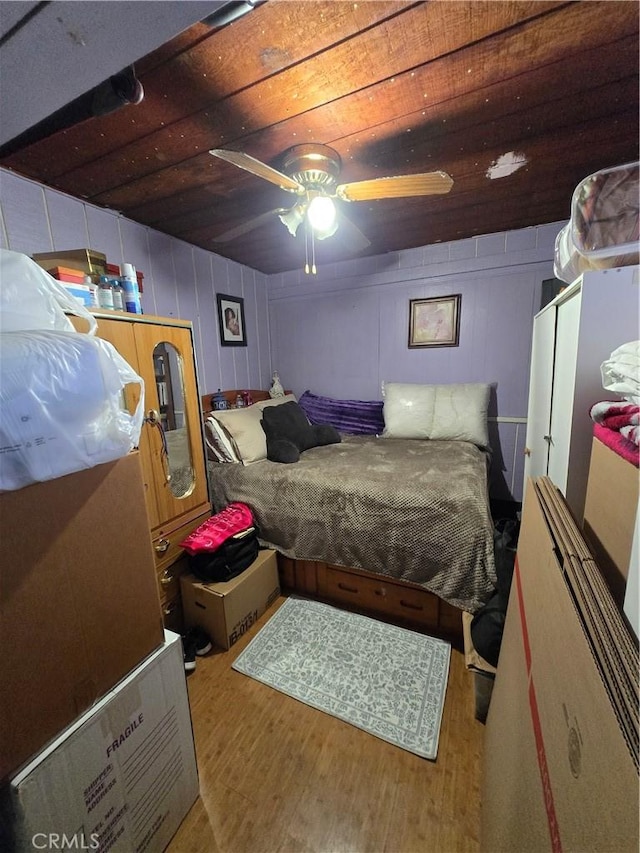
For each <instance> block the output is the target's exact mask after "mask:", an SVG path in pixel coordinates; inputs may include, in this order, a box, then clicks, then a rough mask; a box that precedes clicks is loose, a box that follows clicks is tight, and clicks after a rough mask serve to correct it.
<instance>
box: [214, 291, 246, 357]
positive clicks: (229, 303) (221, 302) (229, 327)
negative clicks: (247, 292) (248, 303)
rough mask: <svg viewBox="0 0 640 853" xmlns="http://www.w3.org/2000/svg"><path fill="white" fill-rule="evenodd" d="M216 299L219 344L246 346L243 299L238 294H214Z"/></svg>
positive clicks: (224, 345)
mask: <svg viewBox="0 0 640 853" xmlns="http://www.w3.org/2000/svg"><path fill="white" fill-rule="evenodd" d="M216 298H217V300H218V324H219V326H220V345H221V346H223V347H246V345H247V333H246V329H245V325H244V299H241V298H240V297H239V296H226V295H225V294H224V293H218V294H216Z"/></svg>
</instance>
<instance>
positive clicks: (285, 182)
mask: <svg viewBox="0 0 640 853" xmlns="http://www.w3.org/2000/svg"><path fill="white" fill-rule="evenodd" d="M209 154H213V156H214V157H219V158H220V159H221V160H226V161H227V163H233V165H234V166H238V168H240V169H244V170H245V172H251V174H252V175H257V176H258V177H259V178H264V180H265V181H270V182H271V183H272V184H275V185H276V186H277V187H280V189H282V190H286V191H287V192H293V193H298V194H299V195H301V194H302V193H304V191H305V190H304V187H303V186H302V184H299V183H298V182H297V181H294V180H293V178H290V177H289V176H288V175H285V174H283V173H282V172H278V170H277V169H272V168H271V166H267V164H266V163H263V162H262V161H261V160H256V158H255V157H251V156H250V155H249V154H243V152H242V151H226V150H225V149H224V148H212V149H211V151H209Z"/></svg>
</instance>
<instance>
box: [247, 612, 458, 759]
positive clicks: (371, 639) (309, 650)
mask: <svg viewBox="0 0 640 853" xmlns="http://www.w3.org/2000/svg"><path fill="white" fill-rule="evenodd" d="M450 658H451V646H450V644H449V643H447V642H444V641H443V640H438V639H434V638H432V637H427V636H424V635H423V634H418V633H416V632H415V631H409V630H407V629H406V628H398V627H396V626H394V625H388V624H386V623H385V622H378V621H377V620H376V619H370V618H369V617H367V616H359V615H358V614H355V613H348V612H346V611H344V610H340V609H338V608H337V607H331V606H329V605H327V604H321V603H320V602H317V601H309V600H307V599H304V598H298V597H294V596H292V597H290V598H287V600H286V601H285V603H284V604H283V605H282V606H281V607H280V608H279V609H278V610H277V611H276V613H274V615H273V616H272V617H271V619H270V620H269V621H268V622H267V624H266V625H265V626H264V627H263V628H262V629H261V630H260V631H259V633H258V634H256V636H255V637H254V638H253V640H252V641H251V642H250V643H249V645H248V646H247V647H246V649H244V651H243V652H241V653H240V655H239V656H238V657H237V658H236V660H235V662H234V663H233V665H232V666H233V669H236V670H238V672H241V673H244V674H245V675H248V676H250V677H251V678H254V679H256V680H257V681H261V682H263V683H264V684H268V685H269V686H270V687H274V688H275V689H276V690H279V691H280V692H281V693H286V694H287V695H288V696H293V697H294V698H295V699H298V700H299V701H300V702H304V703H305V704H306V705H310V706H311V707H313V708H317V709H319V710H320V711H324V712H325V713H327V714H331V715H332V716H334V717H338V718H339V719H341V720H345V721H346V722H348V723H351V724H352V725H354V726H357V727H358V728H360V729H364V731H366V732H369V733H370V734H372V735H375V736H376V737H378V738H381V739H382V740H386V741H388V742H389V743H393V744H395V745H396V746H399V747H401V748H402V749H406V750H408V751H409V752H413V753H415V754H416V755H420V756H422V757H424V758H430V759H434V758H435V757H436V755H437V752H438V739H439V736H440V723H441V721H442V711H443V707H444V698H445V692H446V689H447V678H448V675H449V661H450Z"/></svg>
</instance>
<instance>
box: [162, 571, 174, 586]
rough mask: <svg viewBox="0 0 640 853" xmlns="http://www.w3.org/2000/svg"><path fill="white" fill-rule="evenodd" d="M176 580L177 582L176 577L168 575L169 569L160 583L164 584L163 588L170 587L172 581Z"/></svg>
mask: <svg viewBox="0 0 640 853" xmlns="http://www.w3.org/2000/svg"><path fill="white" fill-rule="evenodd" d="M174 580H175V578H174V576H173V575H170V574H169V573H168V569H167V570H165V572H164V574H163V575H162V577H161V578H160V583H161V584H162V586H168V585H169V584H170V583H171V581H174Z"/></svg>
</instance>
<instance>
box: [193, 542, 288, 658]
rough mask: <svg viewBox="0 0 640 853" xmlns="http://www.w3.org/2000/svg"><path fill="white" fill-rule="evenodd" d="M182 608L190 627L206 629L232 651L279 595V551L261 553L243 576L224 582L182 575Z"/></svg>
mask: <svg viewBox="0 0 640 853" xmlns="http://www.w3.org/2000/svg"><path fill="white" fill-rule="evenodd" d="M180 585H181V588H182V608H183V611H184V620H185V624H186V625H187V627H189V628H190V627H193V626H195V625H197V626H199V627H200V628H203V629H204V630H205V631H206V632H207V634H209V636H210V637H211V639H212V640H213V641H214V643H215V644H216V645H217V646H220V648H223V649H229V648H231V646H232V645H233V644H234V643H235V642H236V641H237V640H239V639H240V637H241V636H242V635H243V634H244V633H245V631H247V630H248V629H249V628H250V627H251V626H252V625H253V623H254V622H255V621H256V620H257V619H258V617H259V616H262V614H263V613H264V612H265V611H266V610H267V609H268V608H269V607H270V605H271V604H273V602H274V601H275V600H276V598H277V597H278V596H279V595H280V582H279V579H278V564H277V561H276V552H275V551H270V550H265V551H260V553H259V554H258V556H257V557H256V559H255V560H254V562H253V563H252V564H251V565H250V566H249V568H248V569H245V571H244V572H242V574H240V575H238V576H237V577H235V578H233V580H230V581H226V582H225V583H209V584H206V583H201V582H200V581H198V580H197V578H194V576H193V575H183V576H182V578H181V579H180Z"/></svg>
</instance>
